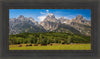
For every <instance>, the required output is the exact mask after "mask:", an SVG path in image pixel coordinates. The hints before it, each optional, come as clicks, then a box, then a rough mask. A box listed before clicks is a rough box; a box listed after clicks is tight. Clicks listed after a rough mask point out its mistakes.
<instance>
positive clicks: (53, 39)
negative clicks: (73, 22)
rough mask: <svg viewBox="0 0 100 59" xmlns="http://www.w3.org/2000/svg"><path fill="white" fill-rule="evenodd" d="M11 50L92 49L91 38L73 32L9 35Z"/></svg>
mask: <svg viewBox="0 0 100 59" xmlns="http://www.w3.org/2000/svg"><path fill="white" fill-rule="evenodd" d="M9 50H91V40H90V36H85V35H80V34H73V33H61V32H47V33H20V34H15V35H10V36H9Z"/></svg>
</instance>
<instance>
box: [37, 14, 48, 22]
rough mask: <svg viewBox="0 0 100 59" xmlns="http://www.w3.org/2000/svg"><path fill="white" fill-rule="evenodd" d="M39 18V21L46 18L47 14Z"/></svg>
mask: <svg viewBox="0 0 100 59" xmlns="http://www.w3.org/2000/svg"><path fill="white" fill-rule="evenodd" d="M37 18H38V19H39V21H43V20H44V19H45V18H46V16H45V15H44V16H38V17H37Z"/></svg>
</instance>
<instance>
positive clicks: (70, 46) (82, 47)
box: [9, 44, 91, 50]
mask: <svg viewBox="0 0 100 59" xmlns="http://www.w3.org/2000/svg"><path fill="white" fill-rule="evenodd" d="M22 45H23V46H22V47H18V45H9V50H91V44H53V45H52V46H50V45H47V46H40V45H39V46H28V47H26V46H25V44H22Z"/></svg>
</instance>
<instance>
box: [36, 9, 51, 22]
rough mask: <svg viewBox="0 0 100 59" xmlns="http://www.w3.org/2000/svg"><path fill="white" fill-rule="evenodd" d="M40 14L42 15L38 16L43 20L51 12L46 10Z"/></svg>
mask: <svg viewBox="0 0 100 59" xmlns="http://www.w3.org/2000/svg"><path fill="white" fill-rule="evenodd" d="M40 14H41V16H38V17H37V18H38V20H39V21H43V20H44V19H45V18H46V16H47V15H48V14H49V10H46V12H40Z"/></svg>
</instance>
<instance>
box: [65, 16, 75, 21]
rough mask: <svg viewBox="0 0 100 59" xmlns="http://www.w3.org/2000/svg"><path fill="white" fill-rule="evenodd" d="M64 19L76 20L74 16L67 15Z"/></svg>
mask: <svg viewBox="0 0 100 59" xmlns="http://www.w3.org/2000/svg"><path fill="white" fill-rule="evenodd" d="M65 18H67V19H70V20H71V19H72V18H76V16H74V15H68V16H65Z"/></svg>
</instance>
